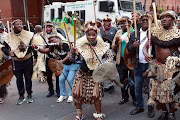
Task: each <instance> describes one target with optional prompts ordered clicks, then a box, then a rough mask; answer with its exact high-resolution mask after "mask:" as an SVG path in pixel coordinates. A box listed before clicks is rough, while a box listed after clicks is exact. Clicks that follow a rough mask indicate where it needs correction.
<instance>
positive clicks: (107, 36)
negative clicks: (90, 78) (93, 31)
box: [99, 17, 118, 94]
mask: <svg viewBox="0 0 180 120" xmlns="http://www.w3.org/2000/svg"><path fill="white" fill-rule="evenodd" d="M111 21H112V19H111V18H109V17H106V18H104V19H103V25H102V27H100V28H99V29H100V34H101V37H102V38H103V40H104V41H105V42H108V43H110V46H111V45H112V41H113V39H114V36H115V35H116V32H117V31H118V29H117V28H115V27H113V26H112V25H111ZM104 90H105V91H107V90H108V91H109V93H110V94H113V93H114V91H115V89H114V83H113V82H111V81H110V80H108V81H105V82H104Z"/></svg>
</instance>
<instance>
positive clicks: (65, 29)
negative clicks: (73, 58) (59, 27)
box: [63, 22, 71, 47]
mask: <svg viewBox="0 0 180 120" xmlns="http://www.w3.org/2000/svg"><path fill="white" fill-rule="evenodd" d="M63 23H64V28H65V31H66V35H67V38H68V42H69V45H70V47H71V42H70V40H69V35H68V32H67V28H66V23H65V22H63Z"/></svg>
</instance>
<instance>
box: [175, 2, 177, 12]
mask: <svg viewBox="0 0 180 120" xmlns="http://www.w3.org/2000/svg"><path fill="white" fill-rule="evenodd" d="M175 12H177V11H176V0H175Z"/></svg>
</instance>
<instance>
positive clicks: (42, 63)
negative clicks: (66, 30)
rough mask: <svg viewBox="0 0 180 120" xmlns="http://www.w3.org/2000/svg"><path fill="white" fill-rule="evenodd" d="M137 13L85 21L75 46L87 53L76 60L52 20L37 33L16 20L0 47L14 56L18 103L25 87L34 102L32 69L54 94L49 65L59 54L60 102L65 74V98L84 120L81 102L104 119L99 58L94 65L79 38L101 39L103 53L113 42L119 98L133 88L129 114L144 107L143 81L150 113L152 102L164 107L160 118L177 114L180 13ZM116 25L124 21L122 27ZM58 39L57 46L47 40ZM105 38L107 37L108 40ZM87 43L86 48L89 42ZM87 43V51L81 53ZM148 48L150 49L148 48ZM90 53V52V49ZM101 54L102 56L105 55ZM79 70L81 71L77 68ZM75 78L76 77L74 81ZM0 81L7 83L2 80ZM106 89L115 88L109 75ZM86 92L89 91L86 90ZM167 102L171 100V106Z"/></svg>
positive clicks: (124, 99)
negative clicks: (96, 79) (96, 77)
mask: <svg viewBox="0 0 180 120" xmlns="http://www.w3.org/2000/svg"><path fill="white" fill-rule="evenodd" d="M134 16H136V24H134V22H133V19H132V20H131V19H130V18H129V17H127V16H122V17H117V19H116V24H117V25H116V26H113V25H112V24H111V21H112V19H111V18H109V17H106V18H103V19H102V20H101V19H97V20H96V23H95V21H89V22H87V23H86V24H85V26H83V28H84V30H83V31H85V34H84V35H85V36H83V37H82V38H80V39H79V40H77V45H79V46H77V48H78V52H80V54H81V56H82V57H83V58H84V59H83V60H81V64H80V65H79V64H77V63H76V62H75V61H71V60H70V58H69V56H71V57H72V56H73V55H75V54H76V52H75V49H76V48H72V50H73V51H70V47H71V45H70V44H68V43H67V42H66V39H65V38H64V37H63V36H62V35H61V34H59V33H57V31H56V29H55V27H54V26H53V24H52V23H50V22H46V23H45V25H44V26H43V29H42V27H41V26H40V25H37V26H36V27H35V30H36V34H35V35H34V36H33V34H32V33H31V32H28V31H25V30H23V29H22V21H21V20H15V21H13V22H12V26H13V27H12V31H11V32H10V36H8V35H6V36H5V37H4V38H3V42H2V41H1V44H2V45H1V50H2V51H3V52H4V54H5V55H7V56H11V58H12V67H13V73H14V75H15V76H16V79H17V80H16V83H17V88H18V92H19V99H18V101H17V104H22V103H23V102H24V101H25V97H24V94H25V88H26V91H27V94H28V96H27V103H32V102H33V98H32V80H31V78H32V76H33V74H34V78H36V77H38V76H40V78H42V77H44V76H46V77H47V82H48V85H49V93H48V95H47V97H51V96H52V95H54V93H55V92H54V88H53V83H52V73H53V72H52V70H51V69H50V66H48V63H49V60H50V58H55V59H58V60H61V62H62V64H63V66H64V68H63V72H62V74H61V76H60V77H59V76H56V93H57V97H58V99H57V102H62V101H63V100H65V99H66V90H65V80H66V79H67V80H68V84H69V94H68V95H69V98H68V100H67V102H72V101H73V99H74V101H73V102H74V105H75V106H76V108H77V116H76V119H77V120H81V119H83V118H84V117H83V115H82V107H81V106H82V104H83V103H90V104H93V103H94V104H95V107H96V110H97V113H96V114H95V115H94V116H95V118H96V119H97V120H102V119H103V116H104V115H103V114H102V113H101V108H100V107H101V95H103V94H101V93H103V92H102V84H101V83H100V84H96V83H94V82H92V78H91V76H92V71H93V70H94V69H93V68H94V66H96V65H95V63H97V61H93V60H98V59H93V60H92V61H93V62H94V66H91V63H90V61H91V59H90V58H88V56H86V55H85V54H84V53H83V52H84V51H87V49H85V48H84V47H85V46H86V44H85V46H84V47H82V46H81V44H82V43H81V42H87V41H89V42H90V45H92V46H93V47H92V46H91V48H96V47H97V48H96V49H97V51H98V49H102V48H101V47H100V48H98V46H96V45H99V43H101V44H100V45H104V46H103V47H104V50H106V51H104V52H103V54H102V55H105V54H107V51H109V50H108V49H109V47H108V46H109V45H110V49H111V50H114V53H115V54H116V55H115V56H116V60H115V61H116V68H117V71H118V73H119V78H120V82H121V83H123V84H124V88H121V93H122V99H121V100H120V101H119V104H124V103H126V102H128V100H129V94H128V88H130V94H131V96H132V100H133V104H134V106H136V108H135V109H134V110H132V111H131V112H130V115H135V114H138V113H141V112H144V100H143V84H144V81H145V83H146V86H147V90H148V99H149V100H148V117H149V118H152V117H154V115H155V113H154V107H155V106H156V107H157V109H158V110H159V109H162V111H163V112H162V115H161V116H160V117H159V118H158V120H175V111H176V110H177V109H178V107H179V106H180V101H179V100H178V99H179V96H178V99H174V98H173V96H172V95H171V94H172V93H171V89H172V87H171V83H172V80H174V79H175V78H176V79H175V80H174V81H175V84H176V85H177V87H176V88H177V89H176V93H178V92H179V86H178V85H179V84H180V83H179V81H180V80H179V78H177V77H176V76H177V75H178V72H179V69H180V65H179V64H180V63H179V62H178V60H179V59H180V58H178V55H179V52H178V50H179V49H178V48H179V47H180V30H178V26H179V24H178V23H179V22H178V20H176V19H177V15H176V14H175V13H174V12H173V11H166V12H164V13H162V14H161V15H160V20H159V21H157V22H158V26H155V25H154V24H155V23H154V22H155V20H154V18H153V16H151V14H142V15H141V14H140V13H139V12H136V15H134V14H132V17H134ZM149 20H151V25H152V30H151V31H148V29H149V27H150V26H149V25H148V21H149ZM175 21H177V22H176V23H177V24H178V25H177V27H176V26H175ZM96 25H97V26H96ZM117 26H120V29H119V30H118V28H117ZM135 26H137V27H135ZM135 28H137V30H136V31H137V32H135ZM148 32H151V34H150V35H151V36H148ZM86 37H87V39H86ZM102 40H103V41H102ZM56 42H57V43H58V45H57V46H49V45H48V44H49V43H56ZM104 42H106V43H109V45H108V44H106V43H104ZM38 44H46V47H44V46H37V45H38ZM86 47H87V48H88V45H87V46H86ZM83 49H84V51H83V52H82V53H81V50H83ZM88 49H89V48H88ZM96 49H95V50H93V49H92V51H93V52H94V53H93V54H95V55H96V56H97V55H98V54H96V53H95V51H96ZM126 49H127V50H128V51H129V52H132V53H133V54H134V57H133V58H132V59H133V60H134V63H133V66H134V68H133V70H132V69H131V68H129V66H128V65H127V64H126V59H125V58H124V54H126ZM149 49H150V51H151V53H152V54H149V53H148V50H149ZM89 50H91V49H89ZM42 53H45V54H46V55H45V54H42ZM87 53H89V52H88V51H87ZM110 53H111V54H110ZM112 53H113V52H109V54H108V55H109V56H110V55H112V56H113V54H112ZM175 53H176V54H175ZM72 54H73V55H72ZM89 54H90V53H89ZM91 54H92V53H91ZM99 55H100V54H99ZM45 56H46V57H45ZM112 56H110V58H113V57H112ZM169 56H175V57H176V60H175V58H173V57H172V58H169ZM86 57H87V58H86ZM101 57H102V56H101ZM37 58H38V59H37ZM97 58H98V57H97ZM167 58H168V59H167ZM101 59H103V57H102V58H101ZM177 59H178V60H177ZM167 60H174V61H175V63H174V64H175V65H174V66H173V68H174V69H173V70H169V69H167V66H168V65H169V64H170V63H172V61H169V62H167ZM102 61H103V60H102ZM33 66H34V68H33ZM79 67H80V69H79ZM96 67H97V66H96ZM85 68H86V69H87V70H86V69H85ZM33 71H34V73H33ZM37 71H39V72H37ZM77 71H78V73H77V74H76V72H77ZM87 71H89V72H87ZM35 73H36V74H35ZM88 76H89V77H88ZM24 78H25V86H24ZM74 78H75V83H74V85H73V82H74ZM81 78H82V79H87V80H89V83H85V81H83V80H82V81H81ZM83 84H84V85H85V87H87V88H88V86H89V84H90V85H92V86H93V87H90V88H88V90H87V89H86V88H84V87H83V88H82V89H81V88H80V87H82V86H81V85H83ZM86 84H87V85H86ZM97 86H99V87H98V88H97V89H99V92H100V93H99V94H98V95H97V96H98V97H97V98H95V99H94V94H95V93H94V88H95V87H97ZM1 87H3V86H2V85H1ZM88 91H89V93H88ZM104 91H109V93H110V94H113V93H114V92H115V87H114V83H113V82H112V81H110V80H109V81H105V82H104ZM177 91H178V92H177ZM81 92H82V96H81ZM86 94H87V96H86ZM88 94H90V95H89V96H88ZM91 95H92V96H91ZM0 97H1V96H0ZM166 104H169V111H168V109H167V107H166Z"/></svg>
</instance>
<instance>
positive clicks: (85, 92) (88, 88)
mask: <svg viewBox="0 0 180 120" xmlns="http://www.w3.org/2000/svg"><path fill="white" fill-rule="evenodd" d="M104 56H105V57H106V58H107V60H106V62H112V61H113V59H114V53H113V51H112V50H111V49H109V50H107V52H106V53H105V55H104ZM79 81H80V82H81V83H82V85H79V84H78V82H79ZM95 84H97V83H96V82H94V81H93V77H92V74H89V73H85V72H83V71H82V70H81V69H79V70H78V72H77V73H76V76H75V78H74V84H73V88H72V91H73V92H72V93H73V102H74V105H75V104H76V103H82V104H94V97H95V96H94V95H93V91H94V88H95ZM78 85H79V86H78ZM97 85H98V88H97V89H98V94H97V97H98V98H100V99H101V96H102V92H103V83H98V84H97ZM81 86H82V88H80V89H81V90H80V91H81V93H80V99H79V101H78V100H77V99H76V98H75V97H74V96H75V95H74V91H75V89H76V87H81Z"/></svg>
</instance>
